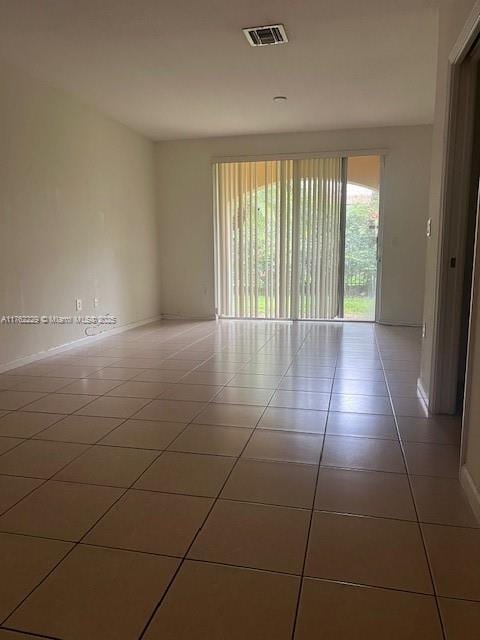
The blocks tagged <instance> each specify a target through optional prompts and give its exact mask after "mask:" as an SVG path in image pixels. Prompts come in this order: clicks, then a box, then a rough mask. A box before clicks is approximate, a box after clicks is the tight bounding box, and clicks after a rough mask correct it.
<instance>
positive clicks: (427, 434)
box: [397, 416, 461, 444]
mask: <svg viewBox="0 0 480 640" xmlns="http://www.w3.org/2000/svg"><path fill="white" fill-rule="evenodd" d="M397 421H398V429H399V431H400V437H401V439H402V440H403V442H426V443H436V444H459V443H460V435H461V425H460V424H459V422H458V420H457V419H452V418H450V416H448V417H447V416H432V417H431V418H428V419H427V418H412V417H402V416H400V417H398V419H397Z"/></svg>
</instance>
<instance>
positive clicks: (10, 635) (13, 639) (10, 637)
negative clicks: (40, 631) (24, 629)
mask: <svg viewBox="0 0 480 640" xmlns="http://www.w3.org/2000/svg"><path fill="white" fill-rule="evenodd" d="M42 639H43V640H48V638H46V637H45V636H39V635H37V634H35V635H34V636H31V635H30V634H29V633H28V634H27V633H20V632H19V631H6V630H4V629H0V640H42Z"/></svg>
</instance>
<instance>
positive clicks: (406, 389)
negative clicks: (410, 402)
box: [388, 381, 420, 398]
mask: <svg viewBox="0 0 480 640" xmlns="http://www.w3.org/2000/svg"><path fill="white" fill-rule="evenodd" d="M388 386H389V389H390V393H391V395H392V398H420V392H419V390H418V386H417V383H416V382H393V381H390V382H389V384H388Z"/></svg>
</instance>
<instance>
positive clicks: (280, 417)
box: [258, 407, 327, 434]
mask: <svg viewBox="0 0 480 640" xmlns="http://www.w3.org/2000/svg"><path fill="white" fill-rule="evenodd" d="M326 422H327V412H326V411H309V410H307V409H286V408H280V407H268V408H267V410H266V411H265V413H264V414H263V416H262V418H261V420H260V422H259V423H258V428H259V429H278V430H282V431H303V432H306V433H317V434H319V433H323V432H324V431H325V424H326Z"/></svg>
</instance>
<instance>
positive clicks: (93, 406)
mask: <svg viewBox="0 0 480 640" xmlns="http://www.w3.org/2000/svg"><path fill="white" fill-rule="evenodd" d="M149 402H150V400H146V399H141V398H113V397H107V396H103V397H101V398H98V399H97V400H94V401H93V402H91V403H90V404H89V405H87V406H86V407H83V408H82V409H80V411H77V413H78V414H79V415H82V416H98V417H105V418H130V417H131V416H133V414H134V413H136V412H137V411H139V410H140V409H141V408H142V407H144V406H145V405H147V404H148V403H149Z"/></svg>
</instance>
